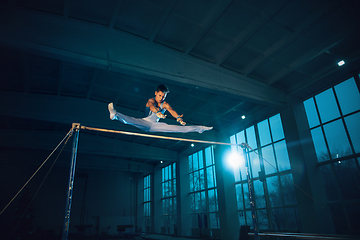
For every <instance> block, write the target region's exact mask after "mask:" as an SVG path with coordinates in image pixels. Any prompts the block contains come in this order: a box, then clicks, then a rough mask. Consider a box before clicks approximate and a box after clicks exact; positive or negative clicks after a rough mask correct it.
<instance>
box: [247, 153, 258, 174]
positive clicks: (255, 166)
mask: <svg viewBox="0 0 360 240" xmlns="http://www.w3.org/2000/svg"><path fill="white" fill-rule="evenodd" d="M249 156H250V163H251V169H252V177H253V178H255V177H258V176H259V171H260V161H259V156H258V155H257V154H256V153H255V152H251V153H249Z"/></svg>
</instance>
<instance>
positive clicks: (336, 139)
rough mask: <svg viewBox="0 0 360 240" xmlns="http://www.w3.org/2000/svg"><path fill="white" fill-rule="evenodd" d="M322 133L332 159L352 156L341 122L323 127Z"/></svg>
mask: <svg viewBox="0 0 360 240" xmlns="http://www.w3.org/2000/svg"><path fill="white" fill-rule="evenodd" d="M324 132H325V136H326V140H327V142H328V145H329V148H330V153H331V157H332V158H333V159H334V158H339V157H342V156H347V155H350V154H352V151H351V148H350V143H349V140H348V137H347V135H346V133H345V129H344V124H343V122H342V121H341V120H337V121H335V122H332V123H329V124H326V125H324Z"/></svg>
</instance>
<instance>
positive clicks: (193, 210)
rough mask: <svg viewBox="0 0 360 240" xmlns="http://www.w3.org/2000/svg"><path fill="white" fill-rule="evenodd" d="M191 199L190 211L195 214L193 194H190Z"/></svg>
mask: <svg viewBox="0 0 360 240" xmlns="http://www.w3.org/2000/svg"><path fill="white" fill-rule="evenodd" d="M190 199H191V211H192V212H193V213H194V212H195V193H192V194H190Z"/></svg>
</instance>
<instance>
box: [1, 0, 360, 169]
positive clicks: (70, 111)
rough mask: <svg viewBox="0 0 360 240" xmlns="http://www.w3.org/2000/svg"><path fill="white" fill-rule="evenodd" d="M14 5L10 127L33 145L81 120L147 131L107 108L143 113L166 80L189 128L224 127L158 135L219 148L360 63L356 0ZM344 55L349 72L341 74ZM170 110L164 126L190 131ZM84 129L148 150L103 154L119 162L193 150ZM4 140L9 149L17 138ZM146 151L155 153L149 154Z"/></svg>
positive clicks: (7, 39) (7, 9) (5, 84)
mask: <svg viewBox="0 0 360 240" xmlns="http://www.w3.org/2000/svg"><path fill="white" fill-rule="evenodd" d="M5 2H6V4H4V3H3V2H2V3H1V6H2V7H1V8H0V11H1V15H0V16H1V18H0V34H1V36H2V37H1V38H0V51H1V53H2V54H1V56H0V79H1V81H0V91H1V94H0V97H1V98H2V99H3V102H6V104H2V105H1V108H0V113H1V114H0V131H4V130H6V131H8V130H9V132H6V134H11V133H14V134H18V133H19V132H21V131H24V134H25V135H26V136H27V138H28V139H30V138H31V135H34V136H36V135H47V136H51V135H52V134H55V135H56V134H59V135H60V133H61V134H62V133H63V132H67V131H68V130H69V129H70V127H71V124H72V122H74V121H79V122H81V124H87V125H91V126H95V127H99V128H106V129H117V130H121V131H131V132H136V133H144V132H142V131H141V130H139V129H137V128H135V127H133V126H128V125H125V124H122V123H120V122H118V121H111V120H110V119H109V112H108V109H107V104H108V103H109V102H114V103H115V107H116V109H117V110H118V111H119V112H122V113H124V114H127V115H129V116H133V117H141V116H143V112H144V105H145V104H146V102H147V100H148V99H149V98H150V97H153V96H154V91H155V90H156V86H157V85H159V84H161V83H165V84H166V85H168V86H169V87H170V93H169V94H168V96H167V99H166V100H167V101H168V102H169V103H170V104H171V106H172V107H173V108H174V109H175V110H176V111H177V112H178V113H179V114H184V121H185V122H188V124H190V125H193V124H197V125H211V126H214V129H213V130H211V131H208V132H204V133H202V134H197V133H189V134H173V133H164V134H158V133H152V134H153V135H164V136H172V137H176V136H177V137H184V138H190V139H205V140H215V141H216V140H218V139H217V136H219V134H218V133H220V134H226V135H229V134H234V133H236V131H239V130H241V129H242V128H244V127H247V126H251V125H253V124H254V123H256V122H258V121H262V120H263V119H265V118H267V117H269V116H270V115H272V114H276V113H278V111H279V110H281V109H282V108H285V107H287V102H286V98H287V97H289V96H292V95H294V96H296V97H299V98H301V99H306V98H308V97H310V96H312V94H314V93H315V92H318V91H321V90H322V89H325V88H327V87H329V86H331V84H334V83H335V82H337V81H340V80H341V79H342V80H345V79H346V78H347V77H349V76H351V74H354V73H357V72H359V68H360V45H359V44H358V43H359V42H360V31H359V29H360V21H359V16H358V11H357V10H358V9H360V8H359V6H360V2H359V1H354V0H349V1H340V0H332V1H325V0H321V1H311V0H292V1H289V0H272V1H269V0H261V1H252V0H233V1H231V0H227V1H219V0H210V1H208V0H184V1H176V0H169V1H168V0H132V1H128V0H124V1H117V0H109V1H105V2H104V1H101V0H89V1H85V0H80V1H66V0H54V1H45V0H31V1H30V0H18V1H10V0H9V1H5ZM338 59H344V60H345V62H346V65H344V66H343V67H341V68H339V67H338V66H337V65H336V62H337V61H338ZM167 114H168V117H167V119H165V120H161V121H164V122H166V123H168V124H178V123H177V122H176V120H175V119H174V118H173V117H172V116H170V114H169V113H167ZM243 114H244V115H245V116H246V121H242V120H241V116H242V115H243ZM245 123H246V125H245ZM82 132H83V133H84V135H85V139H86V141H88V144H89V145H88V146H86V147H87V148H88V149H91V148H92V147H93V148H95V147H98V144H96V142H97V141H99V145H101V146H104V147H107V145H106V144H104V143H108V144H110V145H112V146H116V147H118V146H119V147H120V146H122V145H127V146H129V147H133V146H137V147H138V149H143V150H139V152H137V153H136V154H137V155H136V156H137V157H133V156H130V155H129V153H128V152H125V153H121V152H119V151H117V152H114V153H109V152H108V151H105V150H104V151H103V152H102V151H101V150H99V151H98V152H97V153H96V157H94V159H95V158H97V157H99V156H103V157H104V158H109V162H110V161H113V160H114V161H119V162H121V161H123V163H124V164H127V163H129V162H131V163H134V162H136V163H143V164H145V165H146V164H149V163H150V164H157V155H156V154H155V153H156V152H159V151H165V152H167V151H170V152H175V153H180V152H182V151H184V150H186V149H189V148H190V144H189V143H188V142H185V141H167V140H156V139H151V138H145V137H138V136H125V135H120V134H113V133H111V134H110V133H99V132H90V131H82ZM26 136H25V137H26ZM24 139H25V138H24ZM0 140H2V141H0V142H2V144H3V145H0V148H4V147H5V146H4V145H6V144H8V143H7V142H6V140H4V139H0ZM102 144H104V145H102ZM25 145H26V144H24V143H23V142H22V143H21V146H22V147H24V148H25ZM6 147H9V146H7V145H6ZM13 148H14V147H11V149H13ZM40 148H41V145H40ZM48 148H49V146H48V143H46V142H44V143H43V145H42V149H43V150H44V149H45V150H48ZM144 149H148V150H151V152H152V153H151V154H150V155H149V159H143V156H144V155H146V153H142V152H140V151H145V150H144ZM85 154H89V153H85ZM111 154H112V155H111ZM110 159H111V160H110Z"/></svg>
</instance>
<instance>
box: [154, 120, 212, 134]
mask: <svg viewBox="0 0 360 240" xmlns="http://www.w3.org/2000/svg"><path fill="white" fill-rule="evenodd" d="M212 128H213V127H206V126H200V125H193V126H178V125H169V124H166V123H160V122H157V123H154V124H152V125H151V128H150V130H149V132H170V133H171V132H173V133H188V132H198V133H203V132H204V131H209V130H211V129H212Z"/></svg>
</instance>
